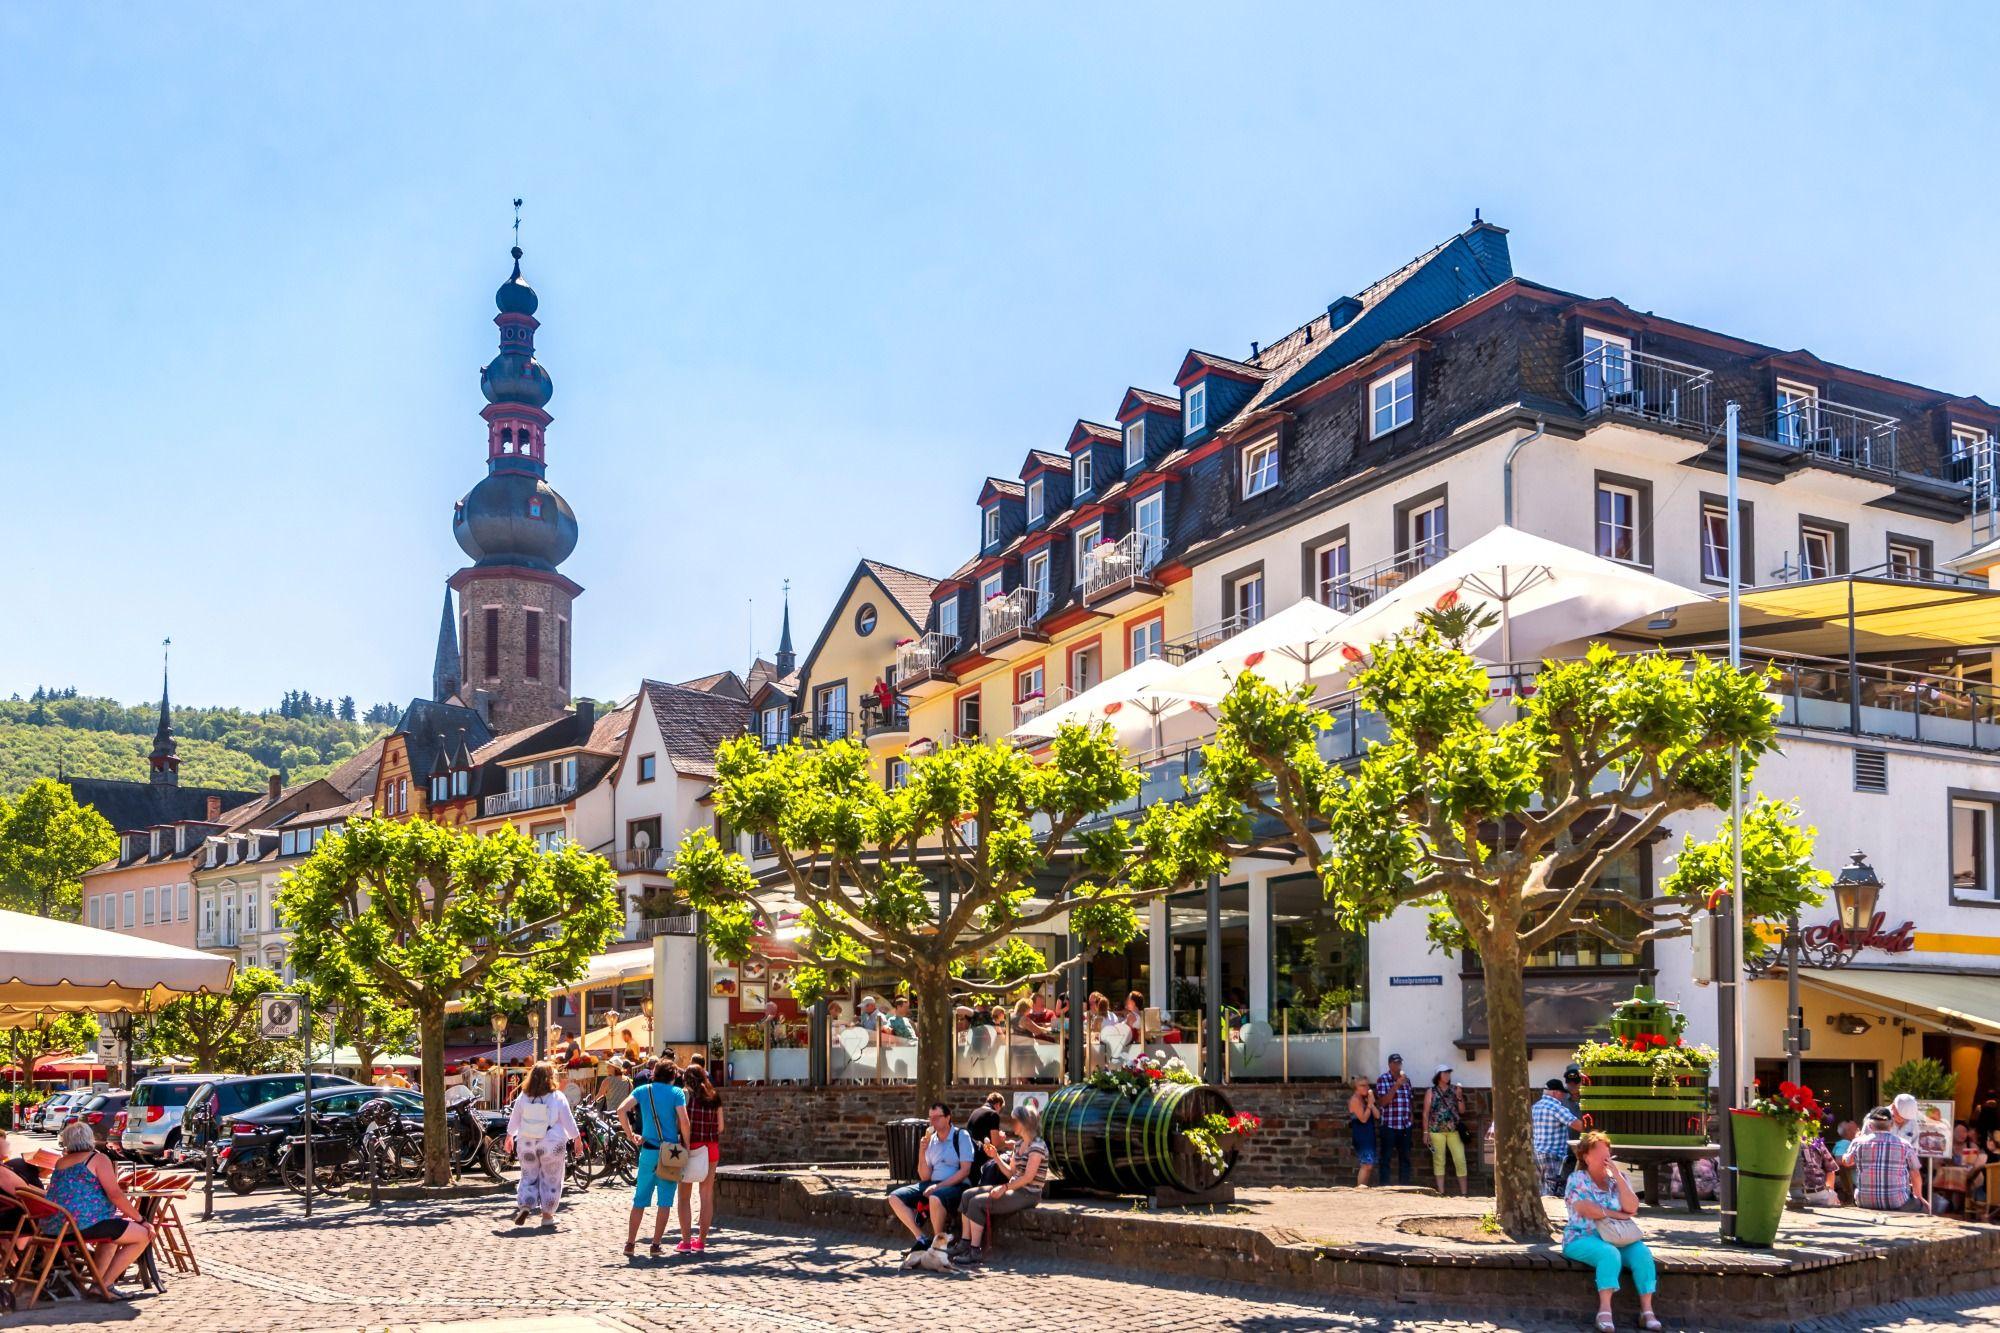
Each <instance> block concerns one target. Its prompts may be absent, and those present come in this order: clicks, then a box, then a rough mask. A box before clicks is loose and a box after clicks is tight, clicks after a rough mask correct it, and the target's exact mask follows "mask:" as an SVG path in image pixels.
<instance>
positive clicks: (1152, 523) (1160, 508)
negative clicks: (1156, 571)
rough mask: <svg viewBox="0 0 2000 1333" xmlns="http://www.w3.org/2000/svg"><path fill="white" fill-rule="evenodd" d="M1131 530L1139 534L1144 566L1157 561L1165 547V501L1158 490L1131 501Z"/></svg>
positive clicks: (1149, 565) (1151, 565) (1152, 564)
mask: <svg viewBox="0 0 2000 1333" xmlns="http://www.w3.org/2000/svg"><path fill="white" fill-rule="evenodd" d="M1132 530H1133V531H1134V532H1136V533H1138V534H1139V545H1140V547H1141V550H1140V556H1141V558H1142V560H1143V561H1144V563H1145V566H1146V568H1148V569H1151V568H1152V567H1153V566H1154V565H1155V564H1157V563H1158V562H1159V559H1160V556H1161V554H1162V553H1163V552H1164V551H1165V550H1166V549H1167V501H1166V497H1165V496H1163V495H1161V494H1160V493H1159V492H1158V491H1155V492H1153V493H1152V494H1151V495H1142V496H1140V497H1139V498H1138V499H1137V500H1134V501H1133V502H1132Z"/></svg>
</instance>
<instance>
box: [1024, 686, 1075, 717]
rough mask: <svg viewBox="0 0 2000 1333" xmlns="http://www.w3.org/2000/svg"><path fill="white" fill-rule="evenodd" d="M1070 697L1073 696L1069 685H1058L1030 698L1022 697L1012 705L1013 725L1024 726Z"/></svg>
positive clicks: (1065, 701) (1067, 700)
mask: <svg viewBox="0 0 2000 1333" xmlns="http://www.w3.org/2000/svg"><path fill="white" fill-rule="evenodd" d="M1072 697H1074V696H1073V694H1072V692H1071V690H1070V688H1069V686H1067V685H1058V686H1056V687H1055V688H1054V689H1053V690H1049V691H1047V692H1046V693H1043V694H1038V695H1036V696H1035V697H1034V698H1032V699H1022V700H1020V701H1019V702H1017V703H1016V704H1015V705H1014V725H1015V726H1017V727H1019V726H1025V725H1026V724H1028V723H1030V722H1033V721H1034V720H1035V719H1036V718H1038V717H1040V716H1041V715H1042V714H1044V713H1046V712H1048V711H1049V710H1050V709H1051V708H1057V707H1060V706H1061V705H1063V704H1065V703H1068V702H1069V701H1070V699H1071V698H1072Z"/></svg>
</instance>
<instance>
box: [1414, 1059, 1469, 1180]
mask: <svg viewBox="0 0 2000 1333" xmlns="http://www.w3.org/2000/svg"><path fill="white" fill-rule="evenodd" d="M1424 1142H1425V1143H1427V1144H1429V1145H1430V1150H1431V1175H1432V1176H1434V1177H1436V1179H1437V1192H1438V1194H1439V1196H1440V1197H1442V1196H1443V1194H1444V1182H1445V1179H1446V1177H1445V1168H1446V1167H1448V1166H1449V1167H1452V1168H1455V1170H1456V1174H1457V1176H1458V1192H1459V1193H1460V1194H1465V1193H1467V1188H1466V1178H1467V1175H1468V1172H1469V1167H1468V1165H1467V1163H1466V1160H1465V1094H1464V1092H1462V1091H1461V1090H1460V1089H1459V1086H1458V1085H1457V1084H1456V1083H1453V1082H1452V1081H1451V1066H1450V1065H1439V1066H1438V1067H1437V1072H1436V1073H1435V1074H1432V1075H1431V1086H1430V1090H1429V1091H1428V1092H1426V1093H1425V1094H1424Z"/></svg>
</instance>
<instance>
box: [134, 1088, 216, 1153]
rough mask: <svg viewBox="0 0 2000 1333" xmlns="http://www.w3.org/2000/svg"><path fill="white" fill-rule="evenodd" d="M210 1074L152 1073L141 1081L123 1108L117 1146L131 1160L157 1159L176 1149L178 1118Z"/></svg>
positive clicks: (178, 1134) (179, 1137)
mask: <svg viewBox="0 0 2000 1333" xmlns="http://www.w3.org/2000/svg"><path fill="white" fill-rule="evenodd" d="M214 1079H215V1076H214V1075H213V1074H155V1075H153V1076H152V1077H151V1078H142V1079H140V1080H139V1082H138V1084H137V1085H136V1086H135V1087H134V1088H133V1089H132V1100H131V1101H130V1102H128V1103H127V1104H126V1106H125V1130H124V1133H123V1135H122V1136H121V1137H120V1139H119V1141H118V1146H119V1147H120V1148H122V1149H124V1151H125V1152H127V1153H129V1154H131V1155H132V1156H135V1157H159V1156H162V1155H164V1154H166V1153H170V1152H172V1151H173V1150H174V1149H176V1148H178V1147H180V1143H181V1116H182V1115H183V1114H184V1113H185V1112H186V1111H187V1104H188V1098H189V1097H190V1096H192V1095H193V1094H194V1090H195V1089H196V1088H199V1087H201V1086H202V1085H203V1084H205V1083H211V1082H213V1081H214Z"/></svg>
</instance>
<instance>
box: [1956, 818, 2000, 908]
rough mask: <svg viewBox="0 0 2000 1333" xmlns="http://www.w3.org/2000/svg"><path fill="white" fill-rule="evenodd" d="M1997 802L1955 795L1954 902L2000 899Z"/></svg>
mask: <svg viewBox="0 0 2000 1333" xmlns="http://www.w3.org/2000/svg"><path fill="white" fill-rule="evenodd" d="M1993 812H1994V803H1993V802H1992V801H1991V800H1987V799H1985V798H1981V797H1971V796H1955V797H1953V798H1952V802H1951V851H1950V856H1951V897H1952V900H1953V901H1954V902H1957V901H1962V900H1964V901H1973V902H1994V901H1997V900H2000V893H1996V892H1995V888H1994V878H1993Z"/></svg>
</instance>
